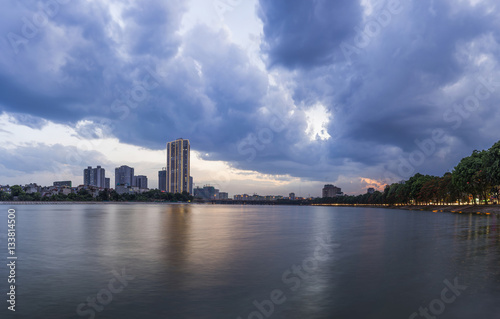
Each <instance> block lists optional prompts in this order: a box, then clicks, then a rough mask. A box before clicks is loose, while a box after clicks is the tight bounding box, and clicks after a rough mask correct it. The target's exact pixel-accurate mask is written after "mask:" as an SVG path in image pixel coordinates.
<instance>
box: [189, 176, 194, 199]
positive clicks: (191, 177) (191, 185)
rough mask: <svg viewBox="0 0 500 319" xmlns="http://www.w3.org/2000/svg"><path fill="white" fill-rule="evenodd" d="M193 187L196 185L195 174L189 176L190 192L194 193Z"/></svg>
mask: <svg viewBox="0 0 500 319" xmlns="http://www.w3.org/2000/svg"><path fill="white" fill-rule="evenodd" d="M193 187H194V182H193V176H189V194H191V195H193Z"/></svg>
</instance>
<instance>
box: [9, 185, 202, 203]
mask: <svg viewBox="0 0 500 319" xmlns="http://www.w3.org/2000/svg"><path fill="white" fill-rule="evenodd" d="M14 199H17V200H18V201H47V202H49V201H50V202H60V201H68V202H69V201H72V202H91V201H98V202H99V201H100V202H102V201H113V202H128V201H132V202H134V201H135V202H191V201H193V196H191V195H190V194H189V193H188V192H182V193H175V194H174V193H165V192H162V191H160V190H158V189H152V190H149V191H147V192H144V193H140V194H118V193H117V192H116V191H115V190H110V189H105V190H101V191H99V194H98V195H97V196H96V197H94V196H92V194H91V193H90V192H89V191H88V190H86V189H83V188H82V189H80V190H79V191H78V192H77V193H71V194H68V195H65V194H62V193H59V194H54V195H51V196H43V197H42V195H41V194H40V193H31V194H27V193H26V192H25V191H24V190H23V188H22V187H21V186H19V185H14V186H12V187H10V194H9V193H7V192H2V191H0V201H13V200H14Z"/></svg>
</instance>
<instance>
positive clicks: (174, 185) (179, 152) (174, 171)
mask: <svg viewBox="0 0 500 319" xmlns="http://www.w3.org/2000/svg"><path fill="white" fill-rule="evenodd" d="M190 150H191V147H190V145H189V140H185V139H182V138H179V139H177V140H175V141H173V142H168V143H167V192H169V193H182V192H184V191H185V192H189V191H190V189H191V181H190V178H189V177H190V175H189V174H190Z"/></svg>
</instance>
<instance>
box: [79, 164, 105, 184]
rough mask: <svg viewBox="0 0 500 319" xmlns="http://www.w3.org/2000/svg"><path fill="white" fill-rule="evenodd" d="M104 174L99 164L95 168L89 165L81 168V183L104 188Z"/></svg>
mask: <svg viewBox="0 0 500 319" xmlns="http://www.w3.org/2000/svg"><path fill="white" fill-rule="evenodd" d="M105 174H106V171H105V170H104V168H101V166H97V167H96V168H92V166H89V167H87V168H86V169H84V170H83V185H86V186H95V187H99V188H105V186H106V181H105V178H106V177H105Z"/></svg>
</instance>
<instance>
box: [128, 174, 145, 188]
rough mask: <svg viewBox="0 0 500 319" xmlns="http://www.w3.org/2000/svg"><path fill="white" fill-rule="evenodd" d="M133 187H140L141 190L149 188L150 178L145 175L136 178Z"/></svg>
mask: <svg viewBox="0 0 500 319" xmlns="http://www.w3.org/2000/svg"><path fill="white" fill-rule="evenodd" d="M132 186H135V187H138V188H139V189H146V188H148V178H147V177H146V176H144V175H137V176H134V179H133V182H132Z"/></svg>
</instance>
